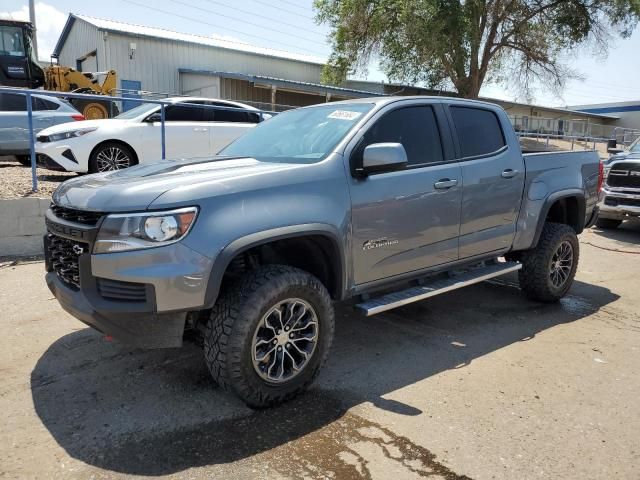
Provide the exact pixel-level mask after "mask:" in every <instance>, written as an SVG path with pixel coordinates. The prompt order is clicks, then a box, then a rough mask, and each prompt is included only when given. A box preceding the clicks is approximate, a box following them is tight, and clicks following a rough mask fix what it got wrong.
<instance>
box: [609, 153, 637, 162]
mask: <svg viewBox="0 0 640 480" xmlns="http://www.w3.org/2000/svg"><path fill="white" fill-rule="evenodd" d="M620 160H635V161H640V152H622V153H617V154H615V155H612V156H611V157H609V160H607V161H606V164H607V165H610V164H612V163H613V162H618V161H620Z"/></svg>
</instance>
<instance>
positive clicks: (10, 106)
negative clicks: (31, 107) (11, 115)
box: [0, 93, 27, 112]
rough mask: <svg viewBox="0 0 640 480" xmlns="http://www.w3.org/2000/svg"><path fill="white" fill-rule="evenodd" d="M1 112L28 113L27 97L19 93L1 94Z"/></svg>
mask: <svg viewBox="0 0 640 480" xmlns="http://www.w3.org/2000/svg"><path fill="white" fill-rule="evenodd" d="M0 111H2V112H26V111H27V97H26V96H25V95H18V94H17V93H0Z"/></svg>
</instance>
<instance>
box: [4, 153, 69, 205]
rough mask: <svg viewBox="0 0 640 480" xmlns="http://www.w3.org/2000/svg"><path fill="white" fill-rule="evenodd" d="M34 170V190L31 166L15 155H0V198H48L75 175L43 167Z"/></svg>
mask: <svg viewBox="0 0 640 480" xmlns="http://www.w3.org/2000/svg"><path fill="white" fill-rule="evenodd" d="M36 172H37V177H38V191H37V192H34V191H33V188H32V185H33V184H32V183H31V168H29V167H25V166H23V165H21V164H20V163H19V162H18V161H17V160H16V159H15V157H12V156H0V200H5V199H9V198H22V197H37V198H49V197H51V194H52V193H53V191H54V190H55V189H56V188H58V185H60V184H61V183H62V182H64V181H65V180H68V179H69V178H74V177H76V176H77V174H76V173H69V172H54V171H52V170H46V169H44V168H38V169H36Z"/></svg>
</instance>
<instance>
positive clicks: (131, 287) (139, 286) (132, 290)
mask: <svg viewBox="0 0 640 480" xmlns="http://www.w3.org/2000/svg"><path fill="white" fill-rule="evenodd" d="M96 283H97V285H98V293H99V294H100V296H101V297H102V298H104V299H105V300H117V301H119V302H146V301H147V286H146V285H145V284H144V283H133V282H121V281H119V280H110V279H107V278H96Z"/></svg>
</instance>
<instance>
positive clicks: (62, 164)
mask: <svg viewBox="0 0 640 480" xmlns="http://www.w3.org/2000/svg"><path fill="white" fill-rule="evenodd" d="M167 101H169V102H171V104H170V105H167V106H165V153H166V158H194V157H205V156H210V155H214V154H216V153H217V152H218V151H219V150H220V149H222V148H223V147H225V146H227V145H228V144H229V143H231V142H232V141H233V140H235V139H236V138H238V137H239V136H240V135H242V134H243V133H244V132H246V131H247V129H248V128H252V127H254V126H255V125H256V124H257V123H259V122H260V121H262V119H263V116H262V115H261V114H260V113H259V111H258V110H257V109H255V108H253V107H251V106H249V105H245V104H242V103H237V102H231V101H227V100H211V99H206V98H194V97H178V98H169V99H167ZM184 103H189V104H196V105H203V107H201V108H198V107H191V106H187V105H182V104H184ZM205 105H206V107H204V106H205ZM215 107H223V108H215ZM229 108H233V110H229ZM267 117H268V115H264V118H267ZM36 153H37V158H38V164H39V165H40V166H43V167H45V168H49V169H51V170H66V171H68V172H89V173H95V172H105V171H109V170H120V169H122V168H127V167H130V166H132V165H136V164H138V163H144V162H154V161H158V160H160V159H161V158H162V144H161V126H160V105H158V104H149V103H146V104H144V103H143V104H141V105H140V106H138V107H135V108H133V109H131V110H129V111H127V112H125V113H123V114H121V115H118V116H117V117H115V118H113V119H105V120H85V121H84V122H80V123H63V124H60V125H56V126H54V127H51V128H46V129H44V130H42V131H40V132H39V133H38V136H37V143H36Z"/></svg>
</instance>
